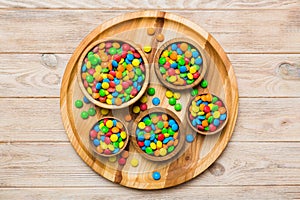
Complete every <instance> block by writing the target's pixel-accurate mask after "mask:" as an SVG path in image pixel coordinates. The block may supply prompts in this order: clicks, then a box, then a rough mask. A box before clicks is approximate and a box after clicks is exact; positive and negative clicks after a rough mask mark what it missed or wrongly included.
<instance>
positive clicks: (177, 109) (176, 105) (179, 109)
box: [174, 103, 182, 111]
mask: <svg viewBox="0 0 300 200" xmlns="http://www.w3.org/2000/svg"><path fill="white" fill-rule="evenodd" d="M174 108H175V110H176V111H181V109H182V106H181V104H180V103H176V104H175V106H174Z"/></svg>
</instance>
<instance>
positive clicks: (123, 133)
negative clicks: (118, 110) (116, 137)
mask: <svg viewBox="0 0 300 200" xmlns="http://www.w3.org/2000/svg"><path fill="white" fill-rule="evenodd" d="M120 136H121V138H122V139H123V140H125V139H126V137H127V134H126V132H125V131H122V132H121V133H120Z"/></svg>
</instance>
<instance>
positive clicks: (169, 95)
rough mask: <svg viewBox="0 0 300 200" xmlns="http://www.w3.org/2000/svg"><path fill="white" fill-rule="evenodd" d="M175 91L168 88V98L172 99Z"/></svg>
mask: <svg viewBox="0 0 300 200" xmlns="http://www.w3.org/2000/svg"><path fill="white" fill-rule="evenodd" d="M173 95H174V94H173V92H172V91H170V90H167V91H166V97H167V98H168V99H170V98H171V97H173Z"/></svg>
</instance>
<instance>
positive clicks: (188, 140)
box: [185, 134, 195, 143]
mask: <svg viewBox="0 0 300 200" xmlns="http://www.w3.org/2000/svg"><path fill="white" fill-rule="evenodd" d="M194 139H195V137H194V135H193V134H187V135H186V136H185V140H186V141H187V142H189V143H191V142H193V141H194Z"/></svg>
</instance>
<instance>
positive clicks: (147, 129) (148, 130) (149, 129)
mask: <svg viewBox="0 0 300 200" xmlns="http://www.w3.org/2000/svg"><path fill="white" fill-rule="evenodd" d="M144 130H145V131H146V132H147V133H149V132H150V131H151V130H152V129H151V126H146V127H145V129H144Z"/></svg>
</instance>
